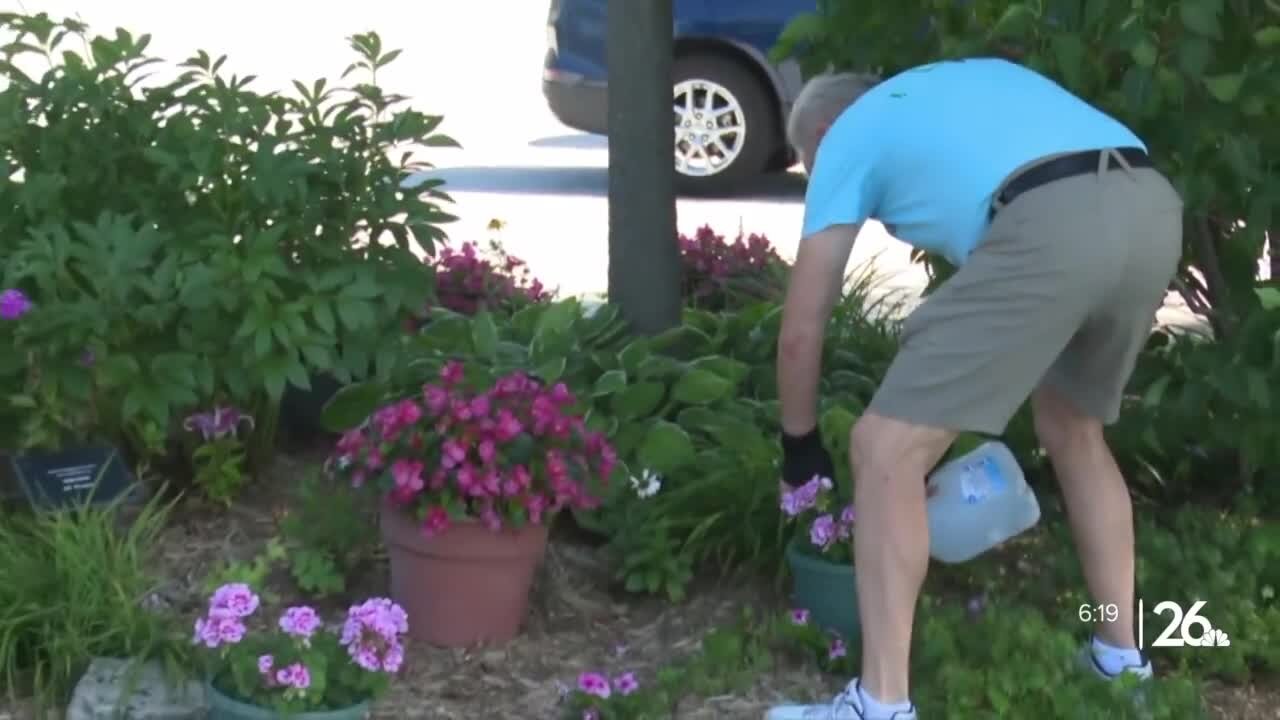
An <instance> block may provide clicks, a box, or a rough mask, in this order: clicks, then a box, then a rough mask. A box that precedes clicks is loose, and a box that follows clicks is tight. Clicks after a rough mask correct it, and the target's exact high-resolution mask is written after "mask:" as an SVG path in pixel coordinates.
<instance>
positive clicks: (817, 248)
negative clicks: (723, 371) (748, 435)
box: [778, 225, 860, 436]
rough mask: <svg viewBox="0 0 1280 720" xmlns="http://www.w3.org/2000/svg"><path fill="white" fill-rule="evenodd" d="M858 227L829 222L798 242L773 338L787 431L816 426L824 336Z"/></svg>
mask: <svg viewBox="0 0 1280 720" xmlns="http://www.w3.org/2000/svg"><path fill="white" fill-rule="evenodd" d="M859 227H860V226H859V225H831V226H829V227H827V228H826V229H825V230H822V231H820V232H817V233H814V234H813V235H811V236H809V237H807V238H805V239H803V240H802V241H801V242H800V249H799V251H798V252H797V254H796V262H795V265H794V266H793V267H792V269H791V277H790V279H789V281H788V284H787V297H786V301H785V304H784V306H783V309H782V330H781V332H780V334H779V336H778V397H779V399H780V400H781V401H782V430H783V432H784V433H786V434H787V435H792V436H800V435H804V434H806V433H808V432H810V431H811V430H813V429H814V428H815V427H816V426H817V424H818V379H819V377H820V375H821V373H822V343H823V337H824V335H825V334H826V329H827V322H828V320H830V318H831V311H832V309H833V308H834V307H835V304H836V301H837V300H838V299H839V298H840V291H841V287H842V285H843V284H844V269H845V265H846V264H847V263H848V261H849V254H850V253H851V252H852V251H853V242H854V240H855V239H856V238H857V237H858V229H859Z"/></svg>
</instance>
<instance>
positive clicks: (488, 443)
mask: <svg viewBox="0 0 1280 720" xmlns="http://www.w3.org/2000/svg"><path fill="white" fill-rule="evenodd" d="M476 451H477V452H478V453H479V454H480V462H482V463H484V464H485V465H489V464H491V463H492V462H493V460H494V458H495V457H497V455H498V448H497V447H495V446H494V444H493V441H492V440H481V441H480V445H478V446H477V448H476Z"/></svg>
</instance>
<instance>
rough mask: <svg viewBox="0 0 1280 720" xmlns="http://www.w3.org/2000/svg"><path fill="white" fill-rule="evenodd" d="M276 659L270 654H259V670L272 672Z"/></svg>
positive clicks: (264, 673) (264, 672) (265, 672)
mask: <svg viewBox="0 0 1280 720" xmlns="http://www.w3.org/2000/svg"><path fill="white" fill-rule="evenodd" d="M275 662H276V659H275V658H274V657H272V656H270V655H259V656H258V672H260V673H262V674H263V675H266V674H267V673H269V672H271V668H272V666H274V665H275Z"/></svg>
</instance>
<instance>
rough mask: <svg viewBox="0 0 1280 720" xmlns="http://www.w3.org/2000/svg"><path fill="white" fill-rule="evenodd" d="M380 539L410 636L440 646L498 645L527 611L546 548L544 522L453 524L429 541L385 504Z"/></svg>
mask: <svg viewBox="0 0 1280 720" xmlns="http://www.w3.org/2000/svg"><path fill="white" fill-rule="evenodd" d="M381 520H382V522H381V525H382V536H383V539H384V540H385V542H386V544H387V555H388V557H389V559H390V561H391V597H392V599H393V600H395V602H397V603H398V604H399V605H400V606H401V607H403V608H404V609H405V612H406V613H407V614H408V615H409V636H410V637H411V638H413V639H415V640H419V641H422V642H426V643H429V644H431V645H436V646H441V647H467V646H471V645H476V644H480V643H493V644H497V643H505V642H507V641H509V640H511V639H512V638H514V637H515V636H516V635H517V634H518V633H519V632H520V627H521V625H522V624H523V623H524V620H525V615H526V613H527V611H528V609H529V590H530V589H531V588H532V586H533V577H534V573H535V572H536V571H537V569H538V565H539V564H540V563H541V562H542V558H543V557H544V555H545V552H546V547H547V526H546V525H545V524H544V525H526V526H525V527H523V528H520V529H504V530H502V531H500V532H494V531H492V530H490V529H488V528H486V527H485V526H483V525H481V524H480V523H477V522H466V523H454V524H453V525H451V526H450V527H449V529H448V530H446V531H444V532H443V533H441V534H439V535H437V536H435V537H431V538H428V537H426V536H425V535H424V534H423V533H422V528H421V525H420V524H419V523H418V522H417V521H416V520H415V519H414V518H413V516H412V515H411V514H410V513H409V512H408V511H407V510H405V509H404V508H399V507H395V506H391V505H388V504H384V505H383V506H382V512H381Z"/></svg>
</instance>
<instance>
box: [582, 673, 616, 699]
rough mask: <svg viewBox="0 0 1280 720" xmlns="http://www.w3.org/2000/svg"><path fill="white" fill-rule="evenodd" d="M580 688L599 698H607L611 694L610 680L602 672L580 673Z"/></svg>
mask: <svg viewBox="0 0 1280 720" xmlns="http://www.w3.org/2000/svg"><path fill="white" fill-rule="evenodd" d="M578 689H579V690H581V691H582V692H584V693H586V694H588V695H594V696H596V697H598V698H607V697H609V695H610V687H609V680H608V678H606V677H605V676H604V675H601V674H600V673H594V672H586V673H582V674H581V675H579V676H578Z"/></svg>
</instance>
